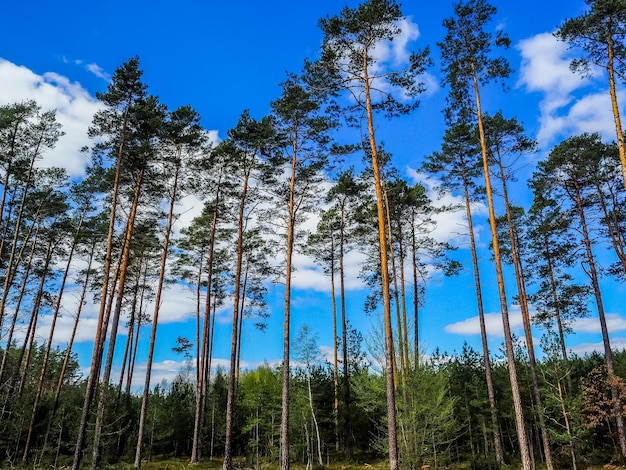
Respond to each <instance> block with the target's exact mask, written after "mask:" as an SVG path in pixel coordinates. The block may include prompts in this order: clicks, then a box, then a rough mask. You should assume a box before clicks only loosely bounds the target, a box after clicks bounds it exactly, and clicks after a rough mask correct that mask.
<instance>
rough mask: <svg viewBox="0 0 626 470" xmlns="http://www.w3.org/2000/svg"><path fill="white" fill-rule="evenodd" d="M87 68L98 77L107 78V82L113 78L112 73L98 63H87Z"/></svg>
mask: <svg viewBox="0 0 626 470" xmlns="http://www.w3.org/2000/svg"><path fill="white" fill-rule="evenodd" d="M85 68H86V69H87V70H88V71H89V72H91V73H93V74H94V75H95V76H96V77H98V78H101V79H103V80H106V81H107V82H108V81H109V80H110V79H111V75H109V74H108V73H107V72H105V71H104V69H103V68H102V67H100V66H99V65H98V64H87V65H85Z"/></svg>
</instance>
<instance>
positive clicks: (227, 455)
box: [223, 156, 254, 470]
mask: <svg viewBox="0 0 626 470" xmlns="http://www.w3.org/2000/svg"><path fill="white" fill-rule="evenodd" d="M250 158H254V157H253V156H252V157H250ZM246 163H247V162H244V163H243V164H244V165H246ZM244 171H245V173H244V179H243V188H242V190H241V195H240V199H239V218H238V226H237V266H236V267H235V292H234V299H233V328H232V335H231V344H230V371H229V374H228V393H227V399H226V433H225V435H224V463H223V470H232V466H233V461H232V459H233V456H232V452H233V450H232V439H233V425H234V423H233V414H234V413H233V412H234V407H235V385H236V384H235V369H236V366H237V337H238V334H237V329H238V326H239V317H238V316H239V301H240V295H241V271H242V265H243V236H244V220H245V213H244V212H245V208H246V197H247V194H248V180H249V178H250V171H251V170H250V168H245V170H244Z"/></svg>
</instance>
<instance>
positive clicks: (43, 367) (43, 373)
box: [22, 209, 87, 462]
mask: <svg viewBox="0 0 626 470" xmlns="http://www.w3.org/2000/svg"><path fill="white" fill-rule="evenodd" d="M86 213H87V210H86V209H85V210H83V212H82V213H81V215H80V219H79V221H78V226H77V227H76V232H75V234H74V238H73V240H72V245H71V247H70V251H69V253H68V256H67V262H66V264H65V271H64V273H63V279H62V280H61V285H60V286H59V292H58V294H57V301H56V303H55V306H54V312H53V315H52V324H51V325H50V334H49V335H48V341H47V344H46V350H45V352H44V356H43V360H42V365H41V371H40V373H39V380H38V382H37V390H36V392H35V398H34V400H33V411H32V415H31V418H30V424H29V426H28V435H27V436H26V443H25V444H24V453H23V455H22V462H26V460H27V459H28V453H29V452H30V442H31V438H32V435H33V429H34V427H35V415H36V413H37V408H39V401H40V400H41V394H42V392H43V386H44V381H45V376H46V371H47V370H48V358H49V356H50V349H51V348H52V339H53V338H54V330H55V327H56V322H57V318H58V316H59V311H60V309H61V300H62V299H63V293H64V291H65V284H66V282H67V277H68V275H69V271H70V266H71V263H72V259H73V257H74V250H75V249H76V244H77V241H78V234H79V233H80V230H81V228H82V224H83V220H84V219H85V215H86Z"/></svg>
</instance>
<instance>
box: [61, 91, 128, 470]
mask: <svg viewBox="0 0 626 470" xmlns="http://www.w3.org/2000/svg"><path fill="white" fill-rule="evenodd" d="M130 103H131V100H130V99H129V100H128V103H127V106H126V109H125V111H124V119H123V124H122V129H121V136H122V138H121V141H120V144H119V147H118V151H117V158H116V160H117V161H116V166H115V179H114V182H113V191H112V195H111V212H110V215H109V230H108V234H107V247H106V254H105V256H104V270H103V280H102V294H101V297H100V311H99V313H98V326H97V330H96V337H95V341H94V347H93V354H92V357H91V366H90V369H89V375H88V376H87V387H86V390H85V400H84V401H83V409H82V414H81V418H80V424H79V428H78V436H77V437H76V447H75V449H74V461H73V462H72V470H80V463H81V461H82V459H83V449H84V446H85V434H86V432H87V421H88V420H89V410H90V408H91V401H92V400H93V395H94V392H95V389H96V384H97V382H98V376H99V370H100V362H101V360H102V350H103V349H102V348H103V345H104V340H105V337H106V328H103V326H104V319H105V310H106V304H107V298H108V294H109V276H110V271H111V256H112V251H113V238H114V235H115V219H116V207H117V203H118V192H119V184H120V175H121V172H122V155H123V153H124V146H125V137H126V129H127V125H128V117H129V116H128V114H129V110H130Z"/></svg>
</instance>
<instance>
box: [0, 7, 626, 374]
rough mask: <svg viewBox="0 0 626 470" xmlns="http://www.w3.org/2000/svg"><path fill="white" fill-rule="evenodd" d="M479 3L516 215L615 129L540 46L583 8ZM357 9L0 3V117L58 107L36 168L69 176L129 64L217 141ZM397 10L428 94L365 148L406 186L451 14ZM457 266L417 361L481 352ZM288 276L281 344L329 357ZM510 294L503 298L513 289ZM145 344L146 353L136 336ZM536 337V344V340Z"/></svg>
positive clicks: (583, 326)
mask: <svg viewBox="0 0 626 470" xmlns="http://www.w3.org/2000/svg"><path fill="white" fill-rule="evenodd" d="M493 3H494V5H495V6H496V7H497V8H498V14H497V15H496V17H495V21H494V24H493V28H502V29H504V30H505V31H506V32H507V33H508V34H509V36H510V37H511V40H512V47H511V49H510V50H509V52H508V57H509V60H510V62H511V65H512V67H513V68H514V69H515V72H514V74H513V75H512V77H511V79H510V80H509V81H508V85H509V88H510V89H509V91H508V92H507V93H506V94H505V93H503V92H502V90H501V89H500V88H489V89H487V90H485V93H484V95H483V99H484V103H483V104H484V109H485V110H486V111H487V112H490V113H495V112H496V111H498V110H500V109H502V110H503V112H504V114H505V116H507V117H512V116H517V117H518V119H520V120H521V121H522V122H523V123H524V125H525V128H526V130H527V132H528V134H529V135H530V136H531V137H533V138H535V139H537V140H538V142H539V152H538V153H537V154H536V155H533V156H529V157H528V158H527V160H526V165H525V166H524V168H523V169H522V170H521V173H520V177H519V179H520V182H519V183H518V184H517V185H516V187H515V188H514V195H513V199H514V201H515V202H516V203H518V204H522V205H523V204H527V203H528V202H529V193H528V191H527V190H526V186H525V181H526V178H527V176H528V175H529V174H530V173H531V172H532V169H533V166H534V164H535V162H536V161H537V159H539V158H542V157H543V156H545V155H546V154H547V152H549V150H550V149H551V148H552V147H553V146H554V145H555V144H556V143H558V142H559V141H560V139H562V138H564V137H567V136H569V135H573V134H578V133H581V132H585V131H587V132H593V131H598V132H600V133H601V134H602V135H603V136H604V137H605V139H606V140H613V138H614V137H613V136H614V134H613V133H614V130H613V127H612V125H613V124H612V121H611V114H610V108H609V102H608V96H607V90H606V86H605V85H604V77H603V76H602V75H601V74H600V73H598V74H597V76H596V77H595V78H593V79H590V80H583V79H581V78H580V77H578V76H576V75H574V74H572V73H571V72H570V71H569V69H568V63H569V58H571V57H572V52H571V51H568V50H567V48H566V47H565V46H564V45H563V44H560V43H558V42H556V41H555V40H554V38H553V37H552V35H551V33H552V32H553V31H554V30H555V28H556V27H557V26H558V25H559V24H560V23H561V22H562V21H563V20H564V19H565V18H568V17H572V16H576V15H578V14H580V13H581V12H582V11H583V9H584V6H585V4H584V2H583V1H582V0H555V1H550V2H546V1H538V0H529V1H524V2H510V1H503V0H501V1H494V2H493ZM357 4H358V2H356V1H348V2H338V1H336V0H335V1H330V0H320V1H317V2H307V4H306V5H305V4H304V3H303V2H287V1H282V0H281V1H278V0H276V1H272V0H270V1H269V2H252V1H239V2H237V1H232V2H203V1H198V0H182V1H179V2H176V3H172V2H163V1H159V0H157V1H149V2H148V1H143V0H142V1H133V0H131V1H125V2H122V1H118V0H111V1H108V2H104V3H93V2H84V1H66V2H61V3H57V4H55V5H54V6H51V5H52V4H50V3H49V2H45V1H43V0H33V1H30V2H24V1H20V0H5V1H4V2H3V6H2V15H0V30H2V31H3V37H4V38H5V40H4V41H3V42H2V45H1V46H0V104H4V103H10V102H14V101H18V100H22V99H26V98H34V99H36V100H37V101H38V102H39V103H40V104H41V105H42V107H44V108H46V109H48V108H57V109H58V117H59V120H60V121H61V122H62V123H63V124H64V130H65V132H66V136H64V137H63V138H62V140H61V141H60V142H59V144H58V146H57V148H56V149H55V150H54V151H53V152H51V153H50V154H49V155H47V156H46V159H45V163H47V164H56V165H62V166H65V167H66V168H68V171H70V173H71V174H72V175H74V176H77V177H79V176H80V175H81V174H82V171H83V168H84V157H83V156H82V155H81V154H80V153H79V152H78V149H79V148H80V147H81V146H82V145H85V144H87V143H88V141H87V139H86V129H87V126H88V125H89V122H90V119H91V116H92V115H93V112H94V111H95V110H96V109H98V106H99V105H98V103H97V101H96V100H95V97H94V96H95V93H96V92H97V91H104V90H105V89H106V86H107V80H108V79H109V78H110V76H111V74H112V73H113V72H114V70H115V68H116V67H117V66H118V65H119V64H121V63H122V62H123V61H125V60H127V59H128V58H130V57H133V56H135V55H138V56H139V57H140V62H141V67H142V69H143V70H144V81H145V82H146V83H147V84H148V86H149V91H150V92H151V93H153V94H156V95H158V96H159V98H160V100H161V101H162V102H163V103H165V104H167V105H168V106H169V107H170V109H174V108H176V107H177V106H180V105H185V104H191V105H192V106H193V107H194V108H195V109H196V110H197V111H198V112H199V113H200V114H201V116H202V125H203V126H204V127H205V128H206V129H207V130H210V131H211V135H212V136H213V138H214V139H216V140H217V139H219V138H221V137H224V136H225V135H226V132H227V130H228V129H230V128H231V127H233V126H234V125H235V123H236V122H237V119H238V117H239V116H240V114H241V112H242V111H243V110H244V109H250V111H251V114H252V115H253V116H254V117H257V118H260V117H262V116H263V115H265V114H267V113H268V112H269V107H270V102H271V101H272V100H274V99H276V98H277V97H278V95H279V93H280V87H279V84H280V82H282V81H283V80H284V78H285V74H286V72H298V71H300V70H301V67H302V64H303V60H304V59H305V58H309V59H315V58H316V54H317V53H318V51H319V45H320V42H321V39H322V37H321V33H320V30H319V28H318V26H317V23H318V19H319V18H320V17H323V16H326V15H335V14H337V13H338V12H339V11H340V9H341V8H342V7H343V6H344V5H348V6H352V7H353V6H356V5H357ZM402 11H403V13H404V14H405V15H406V16H407V23H406V24H407V26H406V28H405V29H404V31H403V32H404V33H406V35H407V37H409V36H411V33H412V34H413V35H414V36H417V39H416V40H414V41H410V42H409V43H408V45H407V47H408V48H410V49H411V48H413V49H415V48H423V47H425V46H428V45H429V46H430V47H431V55H432V57H433V59H434V61H435V65H434V66H433V67H432V68H430V69H429V70H428V75H427V76H426V77H425V79H426V81H427V83H428V90H427V92H426V93H425V94H424V96H423V97H422V99H421V105H420V108H419V109H418V110H417V111H416V112H415V113H413V114H412V115H411V116H409V117H404V118H401V119H398V120H395V121H393V122H392V123H384V122H380V123H379V130H378V133H379V134H378V138H379V140H381V141H383V142H384V143H385V146H386V148H387V150H389V151H390V152H391V153H392V154H393V158H394V160H393V161H394V164H395V166H396V167H397V168H399V169H400V170H401V171H402V172H403V173H404V175H405V176H406V177H407V178H409V179H410V180H411V181H414V178H415V173H414V169H415V168H417V167H419V165H420V164H421V161H422V157H423V156H424V155H427V154H430V153H431V152H432V151H434V150H437V149H438V148H439V146H440V143H441V141H440V139H441V136H442V134H443V132H444V126H443V115H442V113H441V110H442V108H443V106H444V103H445V96H446V90H445V89H442V88H441V86H440V81H441V73H440V70H439V50H438V48H437V46H436V43H437V42H439V41H442V40H443V37H444V35H445V31H444V29H443V27H442V25H441V23H442V20H443V19H444V18H447V17H449V16H451V15H452V12H453V3H452V2H447V1H443V2H431V4H429V5H426V4H425V2H419V3H418V2H414V1H413V2H405V3H404V5H403V8H402ZM416 33H419V34H416ZM620 98H622V94H621V93H620ZM622 103H623V101H622ZM425 183H427V184H429V185H430V184H432V182H430V181H425ZM186 204H187V206H185V209H191V210H190V211H189V212H187V213H186V214H185V216H184V217H183V218H182V220H183V223H184V221H185V220H188V219H189V218H190V217H191V216H192V215H193V214H194V213H195V212H194V209H193V207H192V206H193V204H192V202H190V201H187V202H186ZM196 209H197V208H196ZM483 215H484V214H483ZM479 217H480V216H479ZM462 223H463V217H462V215H460V214H446V215H444V216H441V217H440V226H439V228H438V230H437V232H436V233H437V236H438V237H440V238H441V239H448V240H454V238H455V233H456V232H459V231H460V230H462V227H461V225H462ZM482 227H483V228H482V232H481V234H480V240H479V241H480V243H481V250H482V251H481V252H482V259H481V274H482V275H483V277H484V290H485V292H484V296H485V303H486V305H485V307H486V311H487V312H489V315H488V324H489V325H490V330H489V331H490V332H491V335H490V345H491V348H492V351H493V352H496V351H497V349H498V347H499V344H500V342H501V340H502V338H501V333H499V331H501V320H500V316H499V313H498V305H499V304H498V298H497V290H496V284H495V281H494V279H493V266H492V265H491V263H490V260H489V254H488V252H487V246H488V238H489V236H488V229H487V227H486V225H484V224H483V225H482ZM351 256H352V258H351V259H353V260H354V262H353V263H352V264H351V265H350V272H351V279H350V284H349V285H350V286H351V291H350V294H349V298H348V308H349V314H348V315H349V318H350V321H351V322H352V324H353V325H354V326H356V327H357V328H359V329H360V330H361V331H362V332H363V333H364V334H365V335H367V333H368V331H369V329H370V328H371V324H372V323H376V322H377V321H378V320H377V318H375V317H374V318H368V317H365V315H364V314H363V309H362V305H363V298H364V291H363V290H362V289H360V288H359V287H360V283H359V281H358V279H356V273H357V272H358V270H359V269H360V266H359V265H358V260H359V256H358V254H353V255H351ZM456 256H457V257H458V258H459V259H460V260H462V261H463V262H464V264H465V267H466V269H465V270H464V272H463V273H462V274H461V275H460V276H458V277H456V278H454V279H444V278H441V277H435V279H433V280H432V281H431V282H430V283H429V284H428V286H427V291H426V296H427V297H426V304H425V306H424V308H423V309H422V317H421V320H420V328H421V341H422V343H423V344H424V345H425V346H426V347H427V352H432V350H433V349H434V348H435V347H437V346H438V347H440V348H441V349H442V350H447V351H449V352H451V351H453V350H455V349H456V350H459V349H460V347H461V345H462V343H463V341H465V340H467V341H468V342H469V343H470V344H472V345H473V346H474V347H475V348H477V349H479V347H480V340H479V336H478V334H477V333H478V324H477V321H476V309H475V298H474V288H473V284H472V277H471V265H470V258H469V252H468V251H467V250H466V249H465V247H464V245H462V246H460V248H459V250H458V252H457V255H456ZM298 265H299V266H298V267H299V270H298V272H297V274H296V279H295V285H296V291H295V293H294V309H295V312H294V326H293V335H294V336H295V334H296V332H297V328H298V326H299V325H300V324H302V323H308V324H309V325H311V326H312V327H313V328H314V330H316V332H317V333H318V334H319V335H320V340H319V344H320V346H321V347H322V349H323V350H325V351H327V350H328V348H330V347H331V346H332V333H330V331H329V328H327V327H326V325H328V324H330V321H331V316H330V315H331V313H330V299H329V296H328V290H329V286H328V283H327V281H326V280H325V279H324V277H323V276H322V275H321V273H320V272H319V271H318V270H317V269H316V268H315V266H314V265H313V264H312V263H311V261H310V260H308V259H306V258H303V257H300V258H299V260H298ZM509 274H510V273H509ZM509 277H510V275H509ZM603 286H605V288H606V292H607V294H608V295H607V296H606V299H605V300H606V309H607V312H610V317H609V318H610V322H609V329H610V330H611V331H612V339H613V343H614V345H616V346H620V347H622V346H624V345H626V333H624V331H626V312H624V307H623V302H622V300H621V299H622V298H623V295H624V287H623V286H620V285H616V284H615V283H613V282H612V281H610V280H608V279H605V280H603ZM509 294H510V295H513V294H514V289H513V285H511V286H510V287H509ZM268 300H269V302H270V305H271V306H272V307H273V312H272V317H271V319H270V326H269V329H268V331H267V332H266V333H263V334H260V333H258V332H255V331H253V330H252V327H251V326H250V325H248V326H246V327H245V330H244V346H243V361H244V364H248V365H250V366H254V365H256V364H258V363H259V362H262V361H264V360H267V361H269V362H275V361H278V360H280V358H281V348H282V289H281V288H280V287H279V286H272V287H270V294H269V297H268ZM192 303H193V301H192V293H191V292H184V291H183V290H182V288H175V289H171V290H170V291H169V292H167V293H166V294H165V303H164V306H163V312H162V314H161V318H162V320H163V322H164V325H163V327H162V328H160V331H159V336H158V338H157V340H158V343H159V344H160V347H159V351H158V353H157V357H156V358H155V360H156V361H158V364H157V365H156V370H155V373H154V374H153V376H154V377H156V379H154V380H155V381H158V380H159V379H160V378H163V377H171V376H172V374H175V373H176V372H177V371H178V370H179V368H180V361H181V360H182V358H180V357H177V356H176V355H174V354H173V353H172V352H171V347H173V346H174V345H175V344H174V340H175V338H176V337H177V336H178V335H185V336H188V337H190V338H191V337H193V330H192V328H193V320H192V318H191V317H190V314H191V312H192V311H193V305H192ZM72 308H73V307H72V305H71V304H70V301H69V300H68V303H67V304H66V310H67V312H68V315H66V316H65V320H64V321H62V322H61V326H60V327H59V330H58V334H57V337H56V341H57V342H58V343H59V344H63V343H64V341H65V340H66V338H67V336H66V335H67V333H68V331H69V329H70V328H71V315H70V314H69V313H70V312H72ZM95 311H96V308H95V307H94V306H91V305H90V306H89V308H88V312H86V316H85V320H84V322H83V323H82V324H81V328H80V340H81V341H80V344H79V345H78V346H77V350H78V351H79V354H80V358H81V363H82V365H86V364H87V362H88V361H89V359H90V354H91V350H90V348H91V345H90V341H89V340H90V338H93V328H94V326H95V318H94V316H95V315H94V312H95ZM592 311H593V310H592ZM511 320H512V325H513V327H514V330H515V332H516V334H518V335H521V334H522V332H521V320H519V315H517V313H516V309H515V308H513V309H512V318H511ZM45 327H46V322H45V321H44V322H42V325H41V327H40V336H41V337H42V338H43V337H47V332H45ZM575 329H576V331H577V333H576V334H575V335H572V336H570V338H569V345H570V347H571V348H572V349H573V350H574V351H577V352H581V353H582V352H588V351H591V350H593V349H601V345H600V337H599V334H598V332H599V324H598V322H597V319H596V318H590V319H586V320H584V321H581V322H580V323H578V324H577V325H576V326H575ZM144 334H145V336H146V341H147V337H148V334H149V332H148V331H146V332H145V333H144ZM540 334H541V332H540V331H538V330H537V331H535V336H536V337H537V338H538V337H539V336H540ZM217 338H218V344H219V345H218V348H217V350H216V357H217V358H218V359H225V358H227V357H228V352H227V346H226V345H227V344H228V343H229V341H230V339H229V338H230V329H229V326H228V322H227V315H226V313H224V315H223V316H222V324H221V326H220V328H219V330H218V332H217ZM537 344H538V341H537ZM170 361H172V362H170ZM139 362H142V359H141V358H140V359H139Z"/></svg>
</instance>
